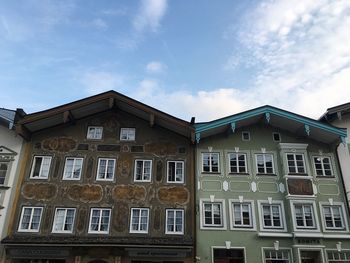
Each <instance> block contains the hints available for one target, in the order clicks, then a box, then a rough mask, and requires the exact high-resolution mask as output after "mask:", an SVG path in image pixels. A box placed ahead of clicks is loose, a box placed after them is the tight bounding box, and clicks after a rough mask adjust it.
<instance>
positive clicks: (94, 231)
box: [88, 208, 112, 234]
mask: <svg viewBox="0 0 350 263" xmlns="http://www.w3.org/2000/svg"><path fill="white" fill-rule="evenodd" d="M94 210H98V211H100V213H99V220H98V230H93V229H91V223H92V215H93V211H94ZM103 211H108V212H109V214H108V228H107V230H103V231H102V230H101V219H102V213H103ZM111 214H112V209H110V208H91V209H90V220H89V231H88V233H89V234H108V233H109V229H110V225H111V216H112V215H111Z"/></svg>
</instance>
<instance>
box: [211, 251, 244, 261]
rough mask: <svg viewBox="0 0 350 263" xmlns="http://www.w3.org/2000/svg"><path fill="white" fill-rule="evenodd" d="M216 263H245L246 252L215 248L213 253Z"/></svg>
mask: <svg viewBox="0 0 350 263" xmlns="http://www.w3.org/2000/svg"><path fill="white" fill-rule="evenodd" d="M213 258H214V261H213V262H214V263H219V262H221V263H223V262H230V263H231V262H232V263H244V262H246V261H245V259H244V258H245V251H244V249H241V248H231V249H226V248H225V249H222V248H214V251H213Z"/></svg>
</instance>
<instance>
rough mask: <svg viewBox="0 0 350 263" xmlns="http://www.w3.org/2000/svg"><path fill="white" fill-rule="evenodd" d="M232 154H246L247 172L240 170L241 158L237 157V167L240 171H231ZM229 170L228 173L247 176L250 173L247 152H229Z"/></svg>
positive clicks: (245, 164) (245, 167)
mask: <svg viewBox="0 0 350 263" xmlns="http://www.w3.org/2000/svg"><path fill="white" fill-rule="evenodd" d="M231 154H236V155H243V156H244V169H245V172H240V171H239V159H236V160H237V167H236V168H237V169H238V171H236V172H232V171H231V158H230V155H231ZM227 170H228V174H230V175H244V176H247V175H248V174H249V171H248V158H247V153H245V152H233V151H229V152H227Z"/></svg>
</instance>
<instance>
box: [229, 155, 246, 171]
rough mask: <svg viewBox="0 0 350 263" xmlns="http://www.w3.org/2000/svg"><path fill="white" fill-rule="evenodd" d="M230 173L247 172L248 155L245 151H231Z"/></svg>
mask: <svg viewBox="0 0 350 263" xmlns="http://www.w3.org/2000/svg"><path fill="white" fill-rule="evenodd" d="M228 158H229V162H230V173H235V174H239V173H247V155H246V154H245V153H229V154H228Z"/></svg>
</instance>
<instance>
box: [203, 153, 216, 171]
mask: <svg viewBox="0 0 350 263" xmlns="http://www.w3.org/2000/svg"><path fill="white" fill-rule="evenodd" d="M202 164H203V166H202V172H207V173H217V172H219V153H202Z"/></svg>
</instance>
